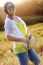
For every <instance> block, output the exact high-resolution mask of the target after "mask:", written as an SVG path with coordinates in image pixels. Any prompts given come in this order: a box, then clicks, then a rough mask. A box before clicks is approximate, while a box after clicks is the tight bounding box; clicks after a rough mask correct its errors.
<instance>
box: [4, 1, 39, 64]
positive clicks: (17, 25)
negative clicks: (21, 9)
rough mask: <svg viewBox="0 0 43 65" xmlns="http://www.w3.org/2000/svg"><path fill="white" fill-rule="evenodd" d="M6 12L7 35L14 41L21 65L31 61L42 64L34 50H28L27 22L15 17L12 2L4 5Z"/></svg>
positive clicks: (15, 51)
mask: <svg viewBox="0 0 43 65" xmlns="http://www.w3.org/2000/svg"><path fill="white" fill-rule="evenodd" d="M4 11H5V13H6V14H7V17H6V19H5V33H6V36H7V39H8V40H10V41H13V42H14V43H13V51H14V53H15V54H16V55H17V57H18V58H19V62H20V65H28V61H29V59H30V60H31V61H32V62H34V64H35V65H39V64H40V59H39V57H38V55H37V53H36V52H35V51H34V50H33V49H28V46H27V45H29V41H30V40H29V39H28V36H27V28H26V24H25V22H24V21H23V20H22V19H21V18H20V17H18V16H15V11H16V10H15V6H14V4H13V3H12V2H7V3H6V4H5V5H4Z"/></svg>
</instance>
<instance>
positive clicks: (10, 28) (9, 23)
mask: <svg viewBox="0 0 43 65" xmlns="http://www.w3.org/2000/svg"><path fill="white" fill-rule="evenodd" d="M16 18H17V19H19V20H20V21H19V22H22V23H23V24H24V26H25V28H26V24H25V23H24V21H23V20H22V19H21V18H20V17H18V16H15V19H14V20H11V19H10V18H8V17H7V18H6V19H5V26H4V27H5V34H6V36H7V35H10V36H13V37H18V38H24V36H23V35H22V32H21V31H20V30H19V29H18V27H17V26H16V23H15V22H16ZM18 43H20V44H23V42H18ZM24 45H26V44H25V43H24ZM15 47H16V42H15V43H13V48H15Z"/></svg>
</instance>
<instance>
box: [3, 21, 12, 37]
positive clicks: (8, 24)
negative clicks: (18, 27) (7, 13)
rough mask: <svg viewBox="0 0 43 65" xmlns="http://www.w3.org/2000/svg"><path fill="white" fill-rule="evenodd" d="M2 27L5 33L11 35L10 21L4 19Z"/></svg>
mask: <svg viewBox="0 0 43 65" xmlns="http://www.w3.org/2000/svg"><path fill="white" fill-rule="evenodd" d="M4 28H5V34H6V35H10V36H11V35H12V30H11V23H10V21H9V20H5V25H4Z"/></svg>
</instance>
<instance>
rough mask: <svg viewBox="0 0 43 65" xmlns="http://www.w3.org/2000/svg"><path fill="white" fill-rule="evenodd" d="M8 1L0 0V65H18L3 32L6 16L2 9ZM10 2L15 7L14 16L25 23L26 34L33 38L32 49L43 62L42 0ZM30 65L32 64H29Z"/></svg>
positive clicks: (10, 44)
mask: <svg viewBox="0 0 43 65" xmlns="http://www.w3.org/2000/svg"><path fill="white" fill-rule="evenodd" d="M8 1H11V0H0V65H18V64H19V62H18V61H17V59H16V57H15V56H14V55H13V52H12V42H10V41H8V40H7V39H6V36H5V32H4V21H5V18H6V14H5V12H4V9H3V7H4V4H5V3H6V2H8ZM11 2H13V3H14V4H15V6H16V15H17V16H20V17H21V18H22V19H23V20H24V21H25V23H26V25H27V29H28V33H32V34H33V35H34V36H35V38H36V45H35V48H34V49H35V50H36V51H37V53H38V55H39V56H40V58H41V60H42V61H43V0H12V1H11ZM15 59H16V60H15ZM7 61H8V62H7ZM9 62H10V63H9ZM30 65H34V64H31V62H30Z"/></svg>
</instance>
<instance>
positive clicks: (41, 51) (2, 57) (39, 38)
mask: <svg viewBox="0 0 43 65" xmlns="http://www.w3.org/2000/svg"><path fill="white" fill-rule="evenodd" d="M27 29H28V33H32V34H33V35H34V36H35V38H36V45H35V48H34V49H35V50H36V51H37V53H38V55H39V56H40V59H41V61H43V23H38V24H34V25H31V26H27ZM0 65H19V61H18V58H17V57H16V56H15V55H14V54H13V52H12V42H10V41H8V40H7V39H6V36H5V32H4V31H0ZM29 65H34V64H32V63H31V62H30V64H29ZM42 65H43V64H42Z"/></svg>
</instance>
